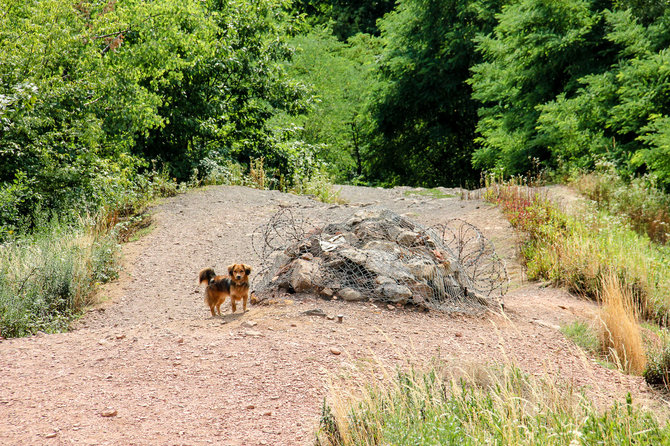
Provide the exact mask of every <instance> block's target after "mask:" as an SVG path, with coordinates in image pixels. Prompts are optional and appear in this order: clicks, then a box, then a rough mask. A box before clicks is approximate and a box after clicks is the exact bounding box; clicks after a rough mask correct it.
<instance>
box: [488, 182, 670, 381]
mask: <svg viewBox="0 0 670 446" xmlns="http://www.w3.org/2000/svg"><path fill="white" fill-rule="evenodd" d="M590 175H591V176H589V177H587V178H585V177H579V179H578V180H577V181H576V184H578V185H581V187H584V184H589V185H593V184H596V183H595V181H594V179H593V175H594V174H590ZM609 175H610V176H609V180H608V181H607V183H608V185H607V186H604V185H602V186H601V187H607V188H608V191H609V192H608V194H602V195H600V196H607V197H608V198H607V200H602V201H598V202H596V203H588V202H585V203H584V206H581V207H579V206H578V207H577V208H576V209H573V210H571V211H567V210H561V209H559V207H558V206H557V205H556V204H555V203H552V201H551V200H550V199H549V198H548V196H547V192H546V189H540V188H535V187H530V186H526V185H525V184H522V183H523V181H509V182H506V183H500V182H496V181H492V182H489V184H488V186H487V197H488V199H489V200H491V201H493V202H495V203H498V204H499V205H500V206H501V209H502V210H503V212H504V213H505V214H506V215H507V216H508V218H509V220H510V222H511V223H512V225H513V226H514V227H515V228H517V229H518V230H519V231H520V236H521V244H520V253H521V256H522V259H523V261H524V262H525V264H526V267H527V274H528V277H529V278H530V279H537V280H549V281H551V282H552V283H554V284H555V285H556V286H563V287H566V288H567V289H569V290H571V291H573V292H575V293H577V294H579V295H582V296H586V297H590V298H592V299H594V300H596V301H598V302H599V303H600V304H601V310H600V317H599V318H598V320H597V321H594V324H593V327H594V328H593V330H594V333H592V332H591V328H590V327H589V326H588V325H584V326H579V327H573V328H572V329H571V331H572V332H573V336H582V337H584V339H583V340H581V341H580V342H585V343H587V344H589V345H590V344H591V341H587V339H593V337H594V335H595V337H596V338H597V339H598V349H597V355H599V356H600V357H602V358H604V359H607V360H609V361H610V362H611V363H613V364H615V365H616V366H617V367H618V368H620V369H621V370H623V371H626V372H629V373H634V374H641V375H644V376H645V378H646V379H647V381H648V382H649V383H650V384H660V385H665V386H667V385H668V384H669V381H668V379H667V378H668V376H669V375H670V373H669V371H670V362H668V360H669V359H670V357H669V356H668V354H667V351H668V344H667V342H668V336H667V327H668V322H669V321H668V314H669V311H670V268H668V266H669V265H670V250H669V249H668V246H666V245H664V244H661V243H657V242H655V241H653V240H652V239H650V236H649V235H648V227H649V225H647V224H644V223H645V222H648V221H649V219H648V214H647V213H645V212H635V211H634V210H635V209H645V203H646V202H647V200H649V198H648V197H650V196H651V197H653V196H657V197H658V196H660V197H661V199H667V196H666V195H665V194H663V193H661V192H660V191H659V190H658V189H656V188H654V187H653V183H648V186H647V187H649V188H650V190H649V191H648V193H641V192H640V191H639V190H635V188H634V187H630V186H629V183H627V182H624V181H623V180H622V179H621V178H619V177H618V176H613V174H609ZM617 186H618V187H617ZM637 187H641V186H639V185H638V186H637ZM594 196H595V197H598V196H599V195H597V194H595V195H594ZM618 197H622V201H623V200H625V203H626V204H625V205H624V204H623V203H622V202H620V201H618ZM624 206H625V207H626V208H627V209H628V210H629V211H631V212H629V213H626V214H623V215H617V216H615V215H613V214H612V213H610V212H609V210H608V209H609V208H612V209H617V208H623V207H624ZM654 212H655V211H654ZM652 226H653V227H659V226H662V225H660V224H658V223H654V224H653V225H652ZM656 238H657V239H658V236H656ZM645 321H646V322H647V323H649V324H651V325H650V326H652V327H655V329H653V330H649V329H645V328H643V327H641V325H640V324H641V323H643V322H645ZM577 330H578V331H579V333H576V331H577ZM645 333H646V335H645ZM589 350H590V348H589Z"/></svg>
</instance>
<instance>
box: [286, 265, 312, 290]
mask: <svg viewBox="0 0 670 446" xmlns="http://www.w3.org/2000/svg"><path fill="white" fill-rule="evenodd" d="M315 274H316V268H315V264H314V263H313V262H310V261H307V260H304V259H298V260H296V261H295V262H294V267H293V271H292V272H291V279H290V280H289V283H290V285H291V287H293V289H294V290H295V291H296V292H301V291H308V290H310V289H312V288H313V287H314V276H315Z"/></svg>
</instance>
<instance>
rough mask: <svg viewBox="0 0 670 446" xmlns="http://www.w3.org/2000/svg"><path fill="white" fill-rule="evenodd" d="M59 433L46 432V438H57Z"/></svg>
mask: <svg viewBox="0 0 670 446" xmlns="http://www.w3.org/2000/svg"><path fill="white" fill-rule="evenodd" d="M57 436H58V434H57V433H56V432H52V433H50V434H46V435H45V436H44V438H56V437H57Z"/></svg>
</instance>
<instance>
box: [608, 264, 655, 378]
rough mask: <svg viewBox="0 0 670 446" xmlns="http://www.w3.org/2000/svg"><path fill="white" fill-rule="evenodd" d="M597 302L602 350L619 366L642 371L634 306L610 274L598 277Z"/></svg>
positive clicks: (644, 359)
mask: <svg viewBox="0 0 670 446" xmlns="http://www.w3.org/2000/svg"><path fill="white" fill-rule="evenodd" d="M601 288H602V291H601V293H600V296H599V301H600V302H601V304H602V309H601V311H600V320H601V322H602V324H601V331H600V346H601V349H602V353H603V354H604V355H605V356H606V357H607V358H608V359H609V360H610V361H611V362H613V363H615V364H617V365H618V366H619V368H620V369H622V370H625V371H626V372H628V373H634V374H636V375H640V374H642V372H643V371H644V369H645V365H646V363H647V357H646V355H645V349H644V346H643V344H642V337H641V336H640V326H639V325H638V311H637V305H636V303H635V302H634V301H633V298H632V296H631V294H630V291H629V289H628V288H627V287H625V286H622V284H621V283H620V282H619V279H618V277H616V276H615V275H613V274H610V275H609V276H606V277H603V278H602V287H601Z"/></svg>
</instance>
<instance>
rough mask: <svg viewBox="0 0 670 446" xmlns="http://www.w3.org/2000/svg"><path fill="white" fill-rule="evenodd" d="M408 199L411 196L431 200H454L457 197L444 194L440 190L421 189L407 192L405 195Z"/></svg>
mask: <svg viewBox="0 0 670 446" xmlns="http://www.w3.org/2000/svg"><path fill="white" fill-rule="evenodd" d="M403 195H404V196H406V197H411V196H416V195H418V196H421V197H430V198H454V197H455V196H456V195H453V194H447V193H445V192H442V191H441V190H439V189H435V188H433V189H419V190H406V191H405V192H404V194H403Z"/></svg>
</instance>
